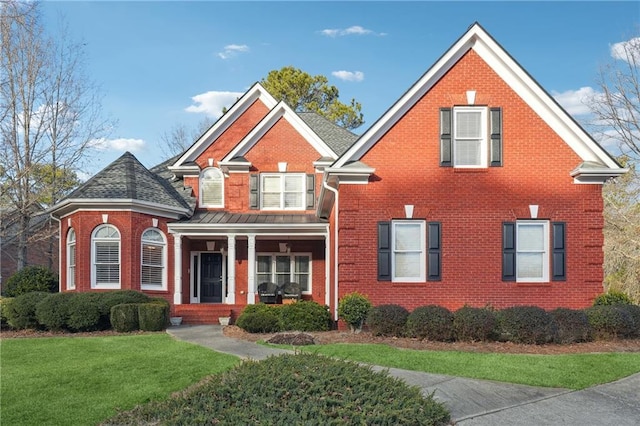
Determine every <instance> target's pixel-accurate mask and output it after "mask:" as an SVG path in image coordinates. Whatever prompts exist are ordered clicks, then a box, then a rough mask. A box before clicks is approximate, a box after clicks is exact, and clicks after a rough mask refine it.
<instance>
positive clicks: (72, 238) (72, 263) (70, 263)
mask: <svg viewBox="0 0 640 426" xmlns="http://www.w3.org/2000/svg"><path fill="white" fill-rule="evenodd" d="M75 288H76V231H74V229H73V228H71V229H69V232H68V233H67V290H73V289H75Z"/></svg>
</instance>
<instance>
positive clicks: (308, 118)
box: [296, 111, 358, 155]
mask: <svg viewBox="0 0 640 426" xmlns="http://www.w3.org/2000/svg"><path fill="white" fill-rule="evenodd" d="M296 114H298V116H299V117H300V118H301V119H302V121H304V122H305V123H306V124H307V126H309V127H310V128H311V130H313V131H314V132H315V133H316V134H317V135H318V136H320V139H322V140H323V141H324V142H325V143H326V144H327V145H329V147H330V148H331V149H332V150H333V151H334V152H335V153H336V154H338V155H342V154H344V153H345V151H346V150H347V149H349V147H350V146H351V145H353V143H354V142H355V141H356V140H358V135H356V134H355V133H352V132H350V131H349V130H347V129H345V128H344V127H340V126H338V125H337V124H336V123H334V122H332V121H329V120H328V119H327V118H325V117H323V116H321V115H320V114H318V113H316V112H311V111H308V112H297V113H296Z"/></svg>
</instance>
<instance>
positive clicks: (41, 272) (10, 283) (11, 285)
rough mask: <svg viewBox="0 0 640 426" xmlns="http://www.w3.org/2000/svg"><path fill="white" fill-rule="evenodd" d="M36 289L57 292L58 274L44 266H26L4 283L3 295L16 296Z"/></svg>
mask: <svg viewBox="0 0 640 426" xmlns="http://www.w3.org/2000/svg"><path fill="white" fill-rule="evenodd" d="M34 291H40V292H44V293H56V292H57V291H58V276H57V275H56V274H54V273H53V272H51V271H50V270H48V269H47V268H44V267H42V266H26V267H24V268H22V269H21V270H19V271H18V272H16V273H15V274H13V275H12V276H10V277H9V279H8V280H7V282H5V283H3V284H2V295H3V296H7V297H16V296H20V295H22V294H26V293H31V292H34Z"/></svg>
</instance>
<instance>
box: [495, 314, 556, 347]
mask: <svg viewBox="0 0 640 426" xmlns="http://www.w3.org/2000/svg"><path fill="white" fill-rule="evenodd" d="M497 318H498V323H499V328H500V335H501V339H505V340H508V341H511V342H514V343H526V344H536V345H540V344H543V343H548V342H551V341H553V338H554V336H555V333H556V325H555V323H554V322H553V318H552V317H551V316H550V315H549V314H548V313H547V312H546V311H545V310H544V309H542V308H540V307H538V306H513V307H511V308H506V309H503V310H501V311H498V315H497Z"/></svg>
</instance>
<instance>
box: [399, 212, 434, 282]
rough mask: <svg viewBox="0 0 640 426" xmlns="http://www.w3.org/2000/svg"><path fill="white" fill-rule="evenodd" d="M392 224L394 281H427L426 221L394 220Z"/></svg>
mask: <svg viewBox="0 0 640 426" xmlns="http://www.w3.org/2000/svg"><path fill="white" fill-rule="evenodd" d="M391 224H392V229H391V241H392V262H391V276H392V281H403V282H423V281H425V275H426V269H427V267H426V255H425V249H426V243H425V235H426V234H425V222H424V221H423V220H407V221H405V220H394V221H393V222H391Z"/></svg>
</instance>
